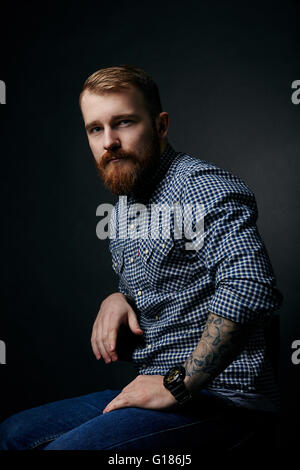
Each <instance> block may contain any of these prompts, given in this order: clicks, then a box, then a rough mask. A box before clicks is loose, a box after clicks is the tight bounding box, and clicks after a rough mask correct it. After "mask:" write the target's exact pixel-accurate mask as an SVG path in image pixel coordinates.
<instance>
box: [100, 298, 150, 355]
mask: <svg viewBox="0 0 300 470" xmlns="http://www.w3.org/2000/svg"><path fill="white" fill-rule="evenodd" d="M122 324H127V325H128V326H129V328H130V329H131V331H132V332H133V333H134V334H136V335H141V334H143V332H142V330H141V328H140V325H139V323H138V320H137V316H136V314H135V312H134V310H133V309H132V307H131V306H130V305H129V303H128V302H127V300H126V297H125V296H124V295H123V294H121V293H120V292H116V293H115V294H111V295H109V296H108V297H107V298H106V299H105V300H103V302H102V303H101V306H100V310H99V312H98V315H97V317H96V320H95V322H94V325H93V330H92V336H91V345H92V349H93V352H94V355H95V356H96V359H100V358H101V357H103V359H104V361H105V362H106V364H108V363H110V362H111V361H117V360H118V355H117V352H116V343H117V333H118V329H119V327H120V325H122Z"/></svg>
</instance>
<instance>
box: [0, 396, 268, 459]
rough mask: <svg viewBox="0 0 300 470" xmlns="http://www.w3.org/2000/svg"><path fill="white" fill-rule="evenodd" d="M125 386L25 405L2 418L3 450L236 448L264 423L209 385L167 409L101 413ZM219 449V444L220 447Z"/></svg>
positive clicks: (0, 433) (0, 429) (129, 409)
mask: <svg viewBox="0 0 300 470" xmlns="http://www.w3.org/2000/svg"><path fill="white" fill-rule="evenodd" d="M120 391H121V390H105V391H100V392H96V393H91V394H88V395H83V396H80V397H76V398H69V399H65V400H60V401H56V402H53V403H49V404H45V405H42V406H38V407H35V408H31V409H28V410H25V411H21V412H19V413H17V414H15V415H13V416H11V417H9V418H8V419H6V420H5V421H3V422H2V423H1V424H0V450H13V449H15V450H27V449H28V450H29V449H44V450H99V449H106V450H108V449H115V450H124V451H128V450H150V451H151V450H164V451H165V450H166V449H176V450H178V449H197V450H200V449H201V448H202V449H207V448H208V447H209V445H210V443H212V442H213V443H214V445H216V443H218V444H219V445H220V446H221V448H222V449H225V450H228V449H231V448H236V447H238V446H239V445H240V443H241V442H244V441H245V440H247V438H248V437H249V436H251V435H252V434H253V432H255V430H256V429H257V427H259V426H261V425H262V422H263V421H264V419H265V418H263V417H261V418H260V416H261V415H260V414H257V413H254V414H253V413H252V412H249V411H248V410H239V409H237V408H236V407H235V406H232V405H231V404H230V403H231V402H230V401H229V400H227V399H223V398H218V397H216V396H215V395H214V394H211V393H209V392H208V391H206V390H202V391H201V392H199V394H198V396H197V397H196V398H195V399H194V401H192V402H190V403H188V404H184V405H181V406H180V405H178V406H176V405H175V406H174V408H170V409H169V410H164V411H163V410H161V411H160V410H148V409H142V408H134V407H132V408H121V409H118V410H114V411H111V412H109V413H105V414H103V413H102V411H103V409H104V408H105V406H106V405H107V404H108V403H109V402H110V401H111V400H112V399H113V398H114V397H116V396H117V395H118V394H119V393H120ZM219 449H220V447H219Z"/></svg>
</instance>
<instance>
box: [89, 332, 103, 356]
mask: <svg viewBox="0 0 300 470" xmlns="http://www.w3.org/2000/svg"><path fill="white" fill-rule="evenodd" d="M91 346H92V350H93V353H94V355H95V357H96V359H100V358H101V354H100V350H99V348H98V346H97V341H96V327H95V323H94V327H93V330H92V335H91Z"/></svg>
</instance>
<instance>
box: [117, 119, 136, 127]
mask: <svg viewBox="0 0 300 470" xmlns="http://www.w3.org/2000/svg"><path fill="white" fill-rule="evenodd" d="M131 122H133V121H131V119H122V121H119V122H118V124H117V125H118V126H127V125H128V124H130V123H131Z"/></svg>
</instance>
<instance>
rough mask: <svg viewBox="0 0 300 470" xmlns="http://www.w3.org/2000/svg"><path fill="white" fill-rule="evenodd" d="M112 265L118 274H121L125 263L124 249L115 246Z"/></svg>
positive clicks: (112, 252) (112, 253)
mask: <svg viewBox="0 0 300 470" xmlns="http://www.w3.org/2000/svg"><path fill="white" fill-rule="evenodd" d="M111 258H112V267H113V270H114V271H115V272H116V273H117V274H121V271H122V268H123V263H124V249H123V248H115V249H112V251H111Z"/></svg>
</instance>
